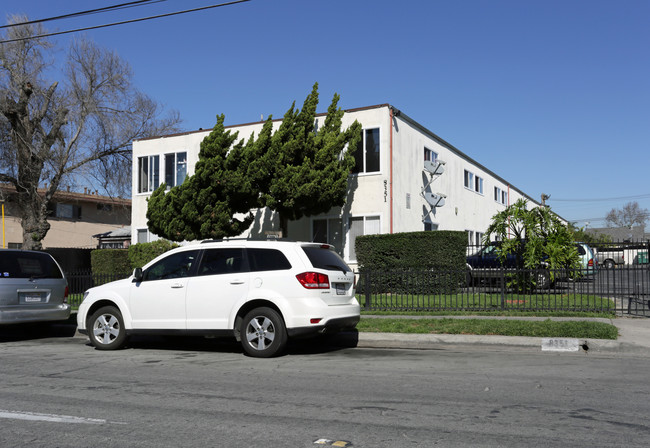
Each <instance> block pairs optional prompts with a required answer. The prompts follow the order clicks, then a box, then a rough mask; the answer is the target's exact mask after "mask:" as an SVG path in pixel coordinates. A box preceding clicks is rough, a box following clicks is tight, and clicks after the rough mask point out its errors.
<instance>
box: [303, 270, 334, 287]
mask: <svg viewBox="0 0 650 448" xmlns="http://www.w3.org/2000/svg"><path fill="white" fill-rule="evenodd" d="M296 278H297V279H298V281H299V282H300V284H301V285H302V286H303V287H305V288H307V289H330V279H329V277H328V276H327V275H326V274H321V273H318V272H303V273H302V274H298V275H296Z"/></svg>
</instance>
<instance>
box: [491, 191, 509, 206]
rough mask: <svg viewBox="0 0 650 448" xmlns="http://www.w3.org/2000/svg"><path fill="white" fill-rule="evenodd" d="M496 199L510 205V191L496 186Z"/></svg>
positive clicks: (500, 202)
mask: <svg viewBox="0 0 650 448" xmlns="http://www.w3.org/2000/svg"><path fill="white" fill-rule="evenodd" d="M494 200H495V201H496V202H498V203H499V204H503V205H508V192H507V191H505V190H502V189H501V188H499V187H494Z"/></svg>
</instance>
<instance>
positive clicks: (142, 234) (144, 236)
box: [136, 229, 149, 243]
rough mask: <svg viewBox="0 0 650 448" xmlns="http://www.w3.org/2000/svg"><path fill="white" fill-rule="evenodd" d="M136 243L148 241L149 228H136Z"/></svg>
mask: <svg viewBox="0 0 650 448" xmlns="http://www.w3.org/2000/svg"><path fill="white" fill-rule="evenodd" d="M136 235H137V237H136V243H148V242H149V230H147V229H138V230H137V234H136Z"/></svg>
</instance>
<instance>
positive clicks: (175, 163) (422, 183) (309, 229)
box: [131, 104, 538, 264]
mask: <svg viewBox="0 0 650 448" xmlns="http://www.w3.org/2000/svg"><path fill="white" fill-rule="evenodd" d="M324 117H325V114H319V115H318V116H317V121H322V120H324ZM354 120H358V121H359V123H361V125H362V127H363V131H362V133H363V136H362V137H363V138H362V141H361V144H360V146H359V147H358V148H355V150H356V152H355V160H356V167H355V169H354V170H353V171H354V172H353V173H352V174H351V175H350V178H349V184H350V194H349V196H348V198H347V202H346V204H345V206H344V207H342V208H341V207H334V208H332V209H331V210H330V211H328V212H327V213H325V214H322V215H318V216H311V217H305V218H302V219H300V220H297V221H293V222H290V223H289V230H288V233H289V235H287V236H288V237H289V238H291V239H294V240H305V241H318V242H327V243H330V244H333V245H334V246H335V247H336V248H337V250H339V251H340V253H341V254H343V256H344V257H345V259H346V260H347V261H348V262H350V263H352V264H354V263H355V261H356V255H355V251H354V241H355V239H356V237H358V236H360V235H366V234H377V233H395V232H412V231H420V230H461V231H466V232H467V235H468V242H470V243H471V244H477V243H480V239H481V237H482V236H483V234H484V232H485V230H486V229H487V227H488V225H489V224H490V222H491V218H492V216H493V215H494V214H495V213H497V212H499V211H501V210H503V209H504V208H505V207H506V206H507V205H509V204H511V203H514V202H515V201H517V200H518V199H519V198H522V197H523V198H526V199H527V200H529V201H530V202H531V203H533V204H538V202H537V201H535V200H534V199H532V198H531V197H530V196H528V195H526V194H525V193H523V192H522V191H521V190H519V189H518V188H516V187H514V186H513V185H511V184H510V183H509V182H508V181H507V180H505V179H504V178H503V177H501V176H499V175H498V174H496V173H495V172H493V171H491V170H490V169H488V168H487V167H485V166H483V165H482V164H480V163H479V162H477V161H475V160H474V159H472V158H471V157H469V156H468V155H466V154H464V153H463V152H461V151H460V150H458V149H457V148H455V147H454V146H453V145H451V144H449V143H447V142H446V141H444V140H443V139H441V138H440V137H438V136H437V135H436V134H434V133H433V132H431V131H430V130H428V129H426V128H425V127H424V126H422V125H420V124H419V123H417V122H416V121H415V120H413V119H412V118H410V117H408V116H407V115H405V114H404V113H403V112H401V111H400V110H398V109H396V108H395V107H393V106H391V105H389V104H382V105H378V106H370V107H363V108H359V109H351V110H346V111H345V115H344V117H343V128H346V127H348V126H350V125H351V124H352V123H353V122H354ZM280 122H281V120H276V121H275V122H274V126H275V128H277V126H278V125H279V123H280ZM263 124H264V123H263V122H257V123H248V124H242V125H236V126H227V129H228V130H230V131H231V132H235V131H238V132H239V138H243V139H247V138H248V137H249V136H250V135H251V133H255V134H257V133H258V132H259V131H260V130H261V129H262V126H263ZM209 133H210V130H199V131H195V132H186V133H182V134H175V135H168V136H162V137H157V138H149V139H142V140H138V141H135V142H134V143H133V196H132V200H133V208H132V219H131V225H132V229H133V233H132V243H137V242H146V241H152V240H154V239H156V238H157V236H156V235H152V234H150V233H149V231H148V230H147V219H146V209H147V198H148V197H149V196H150V194H151V193H152V192H153V190H155V189H156V188H157V187H158V185H160V184H161V183H162V182H166V183H167V185H170V186H174V185H178V184H180V183H182V181H183V180H184V179H185V177H186V176H187V175H191V174H192V173H193V170H194V166H195V165H196V162H197V160H198V154H199V145H200V143H201V141H202V140H203V138H205V137H206V136H207V135H208V134H209ZM278 229H279V221H278V219H277V216H274V213H271V212H269V211H268V210H258V211H257V214H256V220H255V222H254V224H253V225H252V226H251V228H250V229H249V230H248V232H246V234H244V235H242V236H252V237H264V236H265V235H266V234H268V233H272V232H274V231H275V232H277V231H278Z"/></svg>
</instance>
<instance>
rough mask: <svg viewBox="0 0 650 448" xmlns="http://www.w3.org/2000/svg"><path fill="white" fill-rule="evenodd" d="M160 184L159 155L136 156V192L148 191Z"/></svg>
mask: <svg viewBox="0 0 650 448" xmlns="http://www.w3.org/2000/svg"><path fill="white" fill-rule="evenodd" d="M159 185H160V156H145V157H138V193H150V192H152V191H154V190H155V189H156V188H158V186H159Z"/></svg>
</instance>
